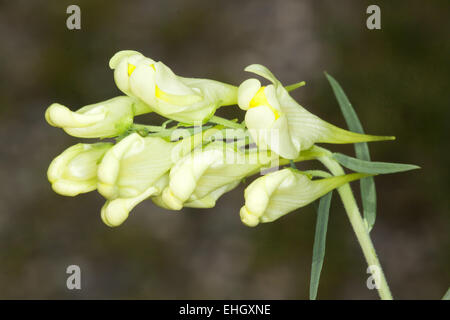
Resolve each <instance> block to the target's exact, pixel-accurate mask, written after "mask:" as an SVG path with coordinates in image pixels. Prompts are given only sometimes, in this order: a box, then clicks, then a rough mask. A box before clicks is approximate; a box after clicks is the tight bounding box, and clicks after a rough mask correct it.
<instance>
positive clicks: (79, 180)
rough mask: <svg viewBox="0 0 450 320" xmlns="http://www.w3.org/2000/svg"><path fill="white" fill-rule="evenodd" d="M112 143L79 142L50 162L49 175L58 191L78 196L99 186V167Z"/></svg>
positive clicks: (55, 189) (66, 194)
mask: <svg viewBox="0 0 450 320" xmlns="http://www.w3.org/2000/svg"><path fill="white" fill-rule="evenodd" d="M111 147H112V144H111V143H94V144H84V143H78V144H76V145H74V146H71V147H70V148H68V149H66V150H65V151H64V152H63V153H61V154H60V155H59V156H57V157H56V158H55V159H53V161H52V162H51V163H50V166H49V168H48V171H47V177H48V180H49V181H50V183H51V184H52V188H53V190H54V191H55V192H56V193H59V194H62V195H64V196H76V195H78V194H80V193H85V192H90V191H93V190H95V189H96V188H97V168H98V164H99V162H100V161H101V159H102V158H103V156H104V154H105V152H106V151H108V150H109V149H110V148H111Z"/></svg>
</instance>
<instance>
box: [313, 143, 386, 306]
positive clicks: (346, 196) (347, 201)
mask: <svg viewBox="0 0 450 320" xmlns="http://www.w3.org/2000/svg"><path fill="white" fill-rule="evenodd" d="M315 148H318V149H319V147H315ZM320 150H322V151H324V152H325V151H326V150H325V149H323V148H320ZM329 154H330V155H331V153H329ZM330 155H326V156H322V157H319V158H318V160H319V161H320V162H321V163H322V164H323V165H324V166H325V167H327V169H328V170H330V172H331V173H332V174H333V175H335V176H340V175H344V174H345V172H344V169H342V167H341V166H340V164H339V163H338V162H337V161H336V160H334V159H333V158H331V156H330ZM337 191H338V193H339V195H340V197H341V200H342V203H343V204H344V208H345V211H346V212H347V216H348V219H349V220H350V224H351V225H352V228H353V231H354V232H355V235H356V238H357V239H358V242H359V245H360V246H361V249H362V251H363V254H364V257H365V259H366V262H367V265H368V266H369V267H370V266H376V267H377V269H378V271H379V277H378V281H377V290H378V294H379V296H380V298H381V299H382V300H392V299H393V298H392V294H391V291H390V289H389V285H388V283H387V280H386V277H385V275H384V272H383V268H382V267H381V264H380V261H379V259H378V256H377V253H376V251H375V247H374V246H373V243H372V240H371V238H370V235H369V230H368V229H367V227H366V224H365V223H364V221H363V219H362V216H361V213H360V211H359V208H358V205H357V203H356V200H355V197H354V195H353V192H352V189H351V188H350V184H348V183H347V184H344V185H342V186H341V187H339V188H337Z"/></svg>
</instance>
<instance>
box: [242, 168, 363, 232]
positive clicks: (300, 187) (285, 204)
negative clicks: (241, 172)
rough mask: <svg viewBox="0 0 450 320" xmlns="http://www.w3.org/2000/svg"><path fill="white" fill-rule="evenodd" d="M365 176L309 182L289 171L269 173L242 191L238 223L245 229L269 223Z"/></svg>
mask: <svg viewBox="0 0 450 320" xmlns="http://www.w3.org/2000/svg"><path fill="white" fill-rule="evenodd" d="M367 176H368V175H367V174H363V173H352V174H347V175H343V176H336V177H331V178H325V179H319V180H311V178H310V176H308V175H306V174H305V173H302V172H300V171H298V170H294V169H291V168H287V169H283V170H280V171H276V172H272V173H269V174H267V175H265V176H262V177H260V178H258V179H256V180H255V181H253V182H252V183H251V184H250V185H249V186H248V187H247V188H246V189H245V193H244V197H245V206H243V207H242V208H241V211H240V216H241V220H242V222H243V223H244V224H246V225H247V226H249V227H254V226H256V225H258V224H259V223H260V222H272V221H274V220H277V219H278V218H280V217H282V216H284V215H286V214H287V213H289V212H291V211H294V210H296V209H298V208H301V207H304V206H306V205H308V204H310V203H311V202H313V201H315V200H316V199H318V198H320V197H322V196H323V195H325V194H327V193H328V192H330V191H331V190H333V189H335V188H337V187H340V186H341V185H343V184H345V183H348V182H350V181H354V180H357V179H360V178H363V177H367Z"/></svg>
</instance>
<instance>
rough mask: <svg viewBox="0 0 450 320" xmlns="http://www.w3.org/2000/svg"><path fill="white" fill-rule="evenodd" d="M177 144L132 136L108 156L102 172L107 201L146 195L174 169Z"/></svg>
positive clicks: (102, 189)
mask: <svg viewBox="0 0 450 320" xmlns="http://www.w3.org/2000/svg"><path fill="white" fill-rule="evenodd" d="M176 145H177V143H175V142H168V141H166V140H164V139H163V138H160V137H145V138H144V137H141V136H140V135H139V134H137V133H132V134H130V135H128V136H127V137H125V138H124V139H122V140H121V141H120V142H118V143H117V144H116V145H114V147H112V148H111V149H110V150H109V151H108V152H107V153H106V155H105V156H104V158H103V160H102V162H101V163H100V166H99V168H98V191H99V192H100V194H101V195H103V196H104V197H105V198H107V199H116V198H133V197H136V196H138V195H140V194H141V193H144V192H145V191H146V190H147V189H148V188H149V187H151V186H152V185H153V184H154V183H155V182H156V181H157V180H158V179H159V178H160V177H161V176H163V175H164V174H165V173H166V172H167V171H169V169H170V168H171V167H172V165H173V162H172V160H171V157H172V153H173V150H174V148H175V146H176Z"/></svg>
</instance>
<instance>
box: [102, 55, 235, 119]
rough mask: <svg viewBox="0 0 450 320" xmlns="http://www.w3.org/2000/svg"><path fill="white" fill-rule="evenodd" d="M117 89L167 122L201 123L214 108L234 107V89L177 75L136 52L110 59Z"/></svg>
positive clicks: (215, 82) (212, 81)
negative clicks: (169, 120)
mask: <svg viewBox="0 0 450 320" xmlns="http://www.w3.org/2000/svg"><path fill="white" fill-rule="evenodd" d="M109 66H110V68H111V69H114V79H115V82H116V85H117V87H118V88H119V89H120V90H122V92H124V93H126V94H127V95H130V96H133V97H136V98H138V99H140V100H142V101H144V102H145V103H146V104H148V105H149V106H150V107H151V109H152V110H153V111H154V112H156V113H158V114H160V115H162V116H164V117H166V118H169V119H173V120H177V121H180V122H183V123H189V124H194V123H198V122H205V121H207V120H208V119H209V118H210V117H211V116H213V115H214V112H215V111H216V109H217V108H219V107H221V106H226V105H232V104H236V102H237V88H236V87H235V86H232V85H228V84H225V83H221V82H218V81H214V80H209V79H196V78H184V77H180V76H177V75H176V74H174V73H173V72H172V70H171V69H170V68H169V67H167V66H166V65H165V64H164V63H162V62H155V61H153V60H152V59H149V58H146V57H144V56H143V55H142V54H140V53H139V52H136V51H131V50H126V51H119V52H118V53H116V54H115V55H114V56H113V57H112V58H111V60H110V62H109Z"/></svg>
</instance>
